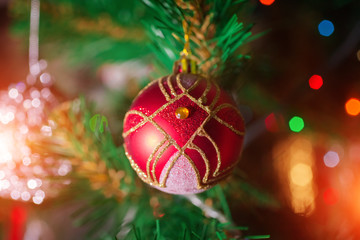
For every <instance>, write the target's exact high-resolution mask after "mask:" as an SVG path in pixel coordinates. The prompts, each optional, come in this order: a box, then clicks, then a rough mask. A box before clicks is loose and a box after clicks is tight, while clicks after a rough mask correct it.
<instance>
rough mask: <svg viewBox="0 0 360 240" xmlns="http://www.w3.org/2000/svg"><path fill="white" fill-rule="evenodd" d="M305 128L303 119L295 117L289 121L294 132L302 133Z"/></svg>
mask: <svg viewBox="0 0 360 240" xmlns="http://www.w3.org/2000/svg"><path fill="white" fill-rule="evenodd" d="M304 126H305V124H304V120H303V119H302V118H301V117H298V116H295V117H293V118H291V119H290V121H289V127H290V130H291V131H293V132H300V131H301V130H303V129H304Z"/></svg>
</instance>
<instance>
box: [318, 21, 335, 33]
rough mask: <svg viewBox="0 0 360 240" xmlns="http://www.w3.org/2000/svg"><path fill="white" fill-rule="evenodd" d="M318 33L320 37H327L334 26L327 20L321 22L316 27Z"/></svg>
mask: <svg viewBox="0 0 360 240" xmlns="http://www.w3.org/2000/svg"><path fill="white" fill-rule="evenodd" d="M318 29H319V33H320V35H322V36H325V37H328V36H330V35H331V34H332V33H333V32H334V29H335V28H334V24H333V23H332V22H331V21H329V20H322V21H321V22H320V23H319V25H318Z"/></svg>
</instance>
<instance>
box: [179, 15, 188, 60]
mask: <svg viewBox="0 0 360 240" xmlns="http://www.w3.org/2000/svg"><path fill="white" fill-rule="evenodd" d="M182 24H183V29H184V40H185V43H184V49H183V50H182V51H181V53H180V55H181V56H185V57H187V56H188V55H191V50H190V41H189V35H190V34H191V32H190V27H189V24H188V23H187V22H186V21H185V20H183V23H182Z"/></svg>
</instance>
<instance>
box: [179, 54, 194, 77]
mask: <svg viewBox="0 0 360 240" xmlns="http://www.w3.org/2000/svg"><path fill="white" fill-rule="evenodd" d="M197 69H198V67H197V64H196V61H195V60H193V59H190V58H188V57H186V56H182V57H181V59H180V60H178V61H176V62H175V63H174V67H173V72H174V74H178V73H193V74H196V73H197Z"/></svg>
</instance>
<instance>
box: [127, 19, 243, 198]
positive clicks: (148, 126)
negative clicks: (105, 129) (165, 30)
mask: <svg viewBox="0 0 360 240" xmlns="http://www.w3.org/2000/svg"><path fill="white" fill-rule="evenodd" d="M184 31H185V47H184V50H183V51H182V53H181V56H182V57H181V59H180V60H179V61H177V62H176V63H175V64H174V68H173V72H174V73H173V74H172V75H170V76H166V77H162V78H159V79H158V80H155V81H153V82H151V83H150V84H149V85H148V86H146V87H145V88H144V89H143V90H142V91H141V92H140V93H139V94H138V96H137V97H136V98H135V100H134V101H133V103H132V105H131V107H130V110H129V111H128V112H127V114H126V115H125V120H124V130H123V131H124V132H123V137H124V141H125V143H124V146H125V153H126V155H127V157H128V159H129V160H130V163H131V166H132V167H133V168H134V170H135V171H136V172H137V174H138V175H139V177H140V178H141V179H142V180H143V181H144V182H146V183H148V184H150V185H151V186H153V187H155V188H157V189H159V190H161V191H164V192H167V193H172V194H191V193H199V192H202V191H204V190H206V189H209V188H210V187H212V186H214V185H215V184H216V183H218V182H219V181H220V180H222V179H224V178H225V177H226V176H228V175H229V174H230V172H231V170H232V169H233V168H234V166H235V165H236V162H237V160H238V158H239V155H240V152H241V146H242V143H243V136H244V121H243V119H242V117H241V114H240V112H239V111H238V110H237V108H236V105H235V103H234V101H233V100H232V98H231V97H230V96H229V95H227V94H226V93H225V91H223V90H221V89H220V88H219V86H218V85H217V84H216V83H215V82H213V81H211V80H210V79H207V78H205V77H203V76H201V75H200V74H197V66H196V63H195V61H193V60H191V57H190V54H191V52H190V46H189V36H188V31H187V28H186V26H185V24H184Z"/></svg>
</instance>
